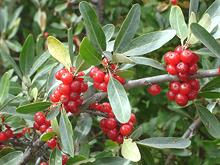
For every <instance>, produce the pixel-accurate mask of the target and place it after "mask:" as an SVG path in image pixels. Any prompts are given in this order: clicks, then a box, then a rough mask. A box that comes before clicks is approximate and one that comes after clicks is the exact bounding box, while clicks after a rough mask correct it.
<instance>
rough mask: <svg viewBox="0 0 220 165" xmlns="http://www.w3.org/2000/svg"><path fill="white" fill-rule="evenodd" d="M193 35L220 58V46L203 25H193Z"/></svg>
mask: <svg viewBox="0 0 220 165" xmlns="http://www.w3.org/2000/svg"><path fill="white" fill-rule="evenodd" d="M191 30H192V33H193V34H194V35H195V37H196V38H197V39H199V40H200V41H201V42H202V43H203V44H204V45H205V46H206V47H207V48H208V49H209V50H210V51H211V52H212V53H213V54H214V55H215V56H216V57H218V58H220V45H219V44H218V42H217V41H216V40H215V38H214V37H213V36H212V35H211V34H210V33H209V32H208V31H207V30H206V29H204V28H203V27H202V26H201V25H199V24H197V23H193V24H191Z"/></svg>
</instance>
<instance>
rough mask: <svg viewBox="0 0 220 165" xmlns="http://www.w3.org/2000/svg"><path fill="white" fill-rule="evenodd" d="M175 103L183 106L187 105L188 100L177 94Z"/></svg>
mask: <svg viewBox="0 0 220 165" xmlns="http://www.w3.org/2000/svg"><path fill="white" fill-rule="evenodd" d="M175 101H176V103H177V104H178V105H180V106H185V105H186V104H187V103H188V98H187V96H185V95H183V94H177V95H176V97H175Z"/></svg>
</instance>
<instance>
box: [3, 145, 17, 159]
mask: <svg viewBox="0 0 220 165" xmlns="http://www.w3.org/2000/svg"><path fill="white" fill-rule="evenodd" d="M14 150H15V149H14V148H12V147H4V148H2V149H1V150H0V158H1V157H3V156H5V155H7V154H9V153H11V152H13V151H14Z"/></svg>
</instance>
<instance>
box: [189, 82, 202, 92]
mask: <svg viewBox="0 0 220 165" xmlns="http://www.w3.org/2000/svg"><path fill="white" fill-rule="evenodd" d="M189 83H190V85H191V86H192V89H193V90H196V91H198V90H199V89H200V84H199V80H197V79H193V80H189Z"/></svg>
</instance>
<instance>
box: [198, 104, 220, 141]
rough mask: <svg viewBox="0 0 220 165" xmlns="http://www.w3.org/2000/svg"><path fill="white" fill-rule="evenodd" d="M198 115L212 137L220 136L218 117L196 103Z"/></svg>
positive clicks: (217, 137)
mask: <svg viewBox="0 0 220 165" xmlns="http://www.w3.org/2000/svg"><path fill="white" fill-rule="evenodd" d="M196 108H197V110H198V113H199V116H200V118H201V120H202V123H203V124H204V126H205V127H206V129H207V131H208V132H209V134H210V135H212V136H213V137H214V138H216V139H219V138H220V123H219V121H218V119H217V118H216V117H215V116H214V115H213V114H212V113H211V112H210V111H209V110H208V109H207V108H205V107H203V106H201V105H196Z"/></svg>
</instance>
